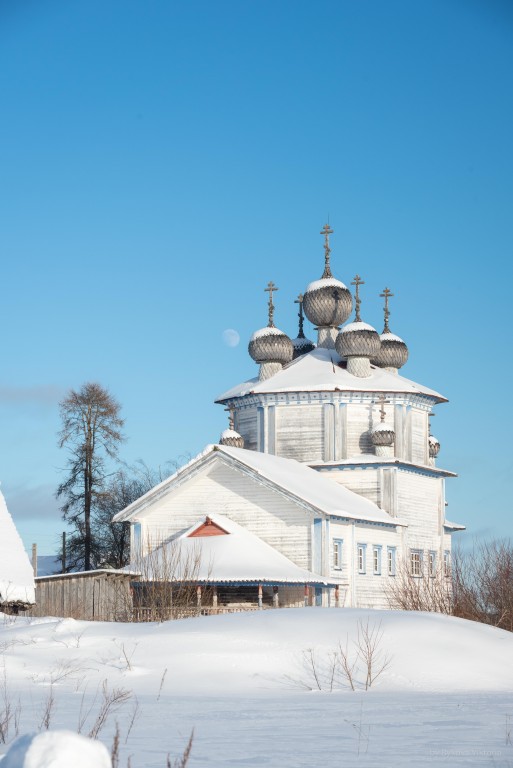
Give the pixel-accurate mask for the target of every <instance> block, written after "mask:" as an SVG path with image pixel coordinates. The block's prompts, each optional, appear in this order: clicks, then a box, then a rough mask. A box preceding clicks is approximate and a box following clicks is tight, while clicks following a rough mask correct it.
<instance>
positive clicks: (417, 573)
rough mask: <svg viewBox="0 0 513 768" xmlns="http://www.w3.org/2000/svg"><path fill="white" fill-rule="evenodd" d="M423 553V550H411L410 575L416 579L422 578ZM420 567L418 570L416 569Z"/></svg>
mask: <svg viewBox="0 0 513 768" xmlns="http://www.w3.org/2000/svg"><path fill="white" fill-rule="evenodd" d="M422 555H423V552H422V550H421V549H410V573H411V576H413V577H414V578H415V579H420V578H422V566H423V557H422ZM417 565H418V568H417V567H416V566H417Z"/></svg>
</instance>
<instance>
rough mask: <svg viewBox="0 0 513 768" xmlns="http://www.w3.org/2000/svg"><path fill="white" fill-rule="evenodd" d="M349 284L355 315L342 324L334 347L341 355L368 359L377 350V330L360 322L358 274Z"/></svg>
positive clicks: (360, 282) (378, 343) (360, 283)
mask: <svg viewBox="0 0 513 768" xmlns="http://www.w3.org/2000/svg"><path fill="white" fill-rule="evenodd" d="M351 285H354V286H355V306H356V315H355V319H354V322H353V323H349V324H348V325H346V326H344V328H342V330H341V331H340V333H339V334H338V336H337V340H336V342H335V349H336V350H337V352H338V353H339V355H340V356H341V357H366V358H368V359H369V360H370V359H371V358H373V357H375V355H377V354H378V352H379V347H380V340H379V335H378V332H377V331H376V329H375V328H373V327H372V325H369V324H368V323H364V322H362V318H361V317H360V304H361V303H362V301H361V299H360V290H359V289H360V285H364V282H363V280H362V279H361V277H360V275H356V276H355V278H354V280H353V282H352V283H351Z"/></svg>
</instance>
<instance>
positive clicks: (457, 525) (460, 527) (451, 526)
mask: <svg viewBox="0 0 513 768" xmlns="http://www.w3.org/2000/svg"><path fill="white" fill-rule="evenodd" d="M444 528H447V529H448V530H449V531H464V530H466V525H461V523H450V522H449V520H446V521H445V522H444Z"/></svg>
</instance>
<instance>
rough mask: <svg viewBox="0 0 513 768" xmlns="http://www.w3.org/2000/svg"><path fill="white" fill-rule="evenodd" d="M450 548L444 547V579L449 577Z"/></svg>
mask: <svg viewBox="0 0 513 768" xmlns="http://www.w3.org/2000/svg"><path fill="white" fill-rule="evenodd" d="M451 566H452V562H451V550H450V549H444V576H445V578H446V579H450V578H451Z"/></svg>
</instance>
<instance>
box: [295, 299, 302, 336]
mask: <svg viewBox="0 0 513 768" xmlns="http://www.w3.org/2000/svg"><path fill="white" fill-rule="evenodd" d="M294 304H299V312H298V313H297V316H298V317H299V333H298V335H297V337H298V339H304V338H305V334H304V331H303V294H302V293H300V294H299V296H298V297H297V299H295V300H294Z"/></svg>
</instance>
